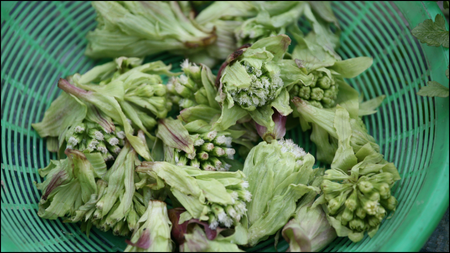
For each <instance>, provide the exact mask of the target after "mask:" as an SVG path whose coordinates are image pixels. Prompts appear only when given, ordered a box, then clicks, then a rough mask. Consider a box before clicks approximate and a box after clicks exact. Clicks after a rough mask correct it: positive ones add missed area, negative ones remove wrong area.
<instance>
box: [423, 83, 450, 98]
mask: <svg viewBox="0 0 450 253" xmlns="http://www.w3.org/2000/svg"><path fill="white" fill-rule="evenodd" d="M427 84H428V86H424V87H422V88H421V89H420V90H419V92H417V95H419V96H427V97H441V98H444V97H448V94H449V89H448V88H447V87H445V86H444V85H442V84H440V83H438V82H436V81H429V82H428V83H427Z"/></svg>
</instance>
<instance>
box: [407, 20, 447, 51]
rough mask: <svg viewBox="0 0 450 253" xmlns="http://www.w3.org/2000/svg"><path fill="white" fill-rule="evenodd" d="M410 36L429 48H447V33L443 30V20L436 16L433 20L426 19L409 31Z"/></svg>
mask: <svg viewBox="0 0 450 253" xmlns="http://www.w3.org/2000/svg"><path fill="white" fill-rule="evenodd" d="M411 33H412V35H414V37H416V38H417V39H418V40H419V41H420V42H421V43H427V45H429V46H434V47H439V46H443V47H446V48H448V37H449V33H448V31H447V30H445V18H444V17H443V16H442V15H440V14H437V15H436V17H435V20H434V22H433V20H431V19H426V20H425V21H423V22H422V23H420V24H419V25H418V26H416V27H414V29H412V30H411Z"/></svg>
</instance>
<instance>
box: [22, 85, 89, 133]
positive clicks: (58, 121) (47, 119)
mask: <svg viewBox="0 0 450 253" xmlns="http://www.w3.org/2000/svg"><path fill="white" fill-rule="evenodd" d="M86 111H87V108H86V105H85V104H84V103H83V102H81V101H80V100H78V99H77V98H75V97H74V96H71V95H70V94H67V93H65V92H63V93H61V95H60V96H59V97H58V98H57V99H56V100H55V101H53V102H52V104H51V105H50V108H49V109H47V111H45V114H44V118H43V119H42V121H41V122H39V123H33V124H31V126H32V127H33V128H34V129H35V130H36V131H37V132H38V134H39V135H40V136H41V137H48V136H51V137H59V135H60V134H61V133H62V132H63V131H64V129H65V128H66V127H68V126H69V125H71V124H74V123H76V122H81V121H82V120H83V119H84V117H86Z"/></svg>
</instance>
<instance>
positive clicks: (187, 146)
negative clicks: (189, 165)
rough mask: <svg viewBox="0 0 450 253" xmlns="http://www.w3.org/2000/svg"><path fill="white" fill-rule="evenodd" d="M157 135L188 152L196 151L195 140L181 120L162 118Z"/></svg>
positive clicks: (166, 142)
mask: <svg viewBox="0 0 450 253" xmlns="http://www.w3.org/2000/svg"><path fill="white" fill-rule="evenodd" d="M156 136H157V137H158V138H160V139H162V140H163V142H164V143H165V144H166V145H168V146H169V147H172V148H177V149H181V150H183V151H184V152H186V153H188V154H190V153H192V152H194V140H192V138H191V136H190V135H189V132H188V131H187V130H186V128H184V127H183V124H182V123H181V121H179V120H174V119H170V118H167V119H161V120H160V121H159V125H158V133H157V134H156Z"/></svg>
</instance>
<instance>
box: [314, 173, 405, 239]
mask: <svg viewBox="0 0 450 253" xmlns="http://www.w3.org/2000/svg"><path fill="white" fill-rule="evenodd" d="M333 174H338V175H341V176H344V175H346V174H342V172H341V171H339V170H337V169H335V170H334V171H333V169H332V170H331V171H326V172H325V176H324V179H325V180H324V181H323V182H322V190H323V194H324V197H325V199H326V201H327V203H328V204H327V208H328V211H329V215H330V216H332V217H335V219H336V220H338V221H339V222H340V224H341V225H342V226H345V227H347V228H349V229H350V230H351V233H349V234H348V237H349V238H350V240H352V241H354V242H358V241H360V240H361V239H362V238H363V237H364V232H366V231H367V232H369V235H370V236H373V235H374V234H375V233H376V232H377V230H378V228H379V225H380V224H381V222H382V221H383V219H384V217H385V216H386V214H387V212H388V211H395V209H396V207H397V200H396V198H395V197H394V196H392V195H391V187H392V185H393V184H394V180H393V178H394V176H393V175H392V174H391V173H389V172H378V173H370V174H368V175H365V176H361V177H359V178H358V179H357V180H356V181H355V180H353V179H354V178H353V176H354V175H355V174H353V173H352V175H349V176H348V175H347V177H348V179H346V180H344V181H342V182H340V177H339V176H338V177H336V176H335V175H333Z"/></svg>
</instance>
